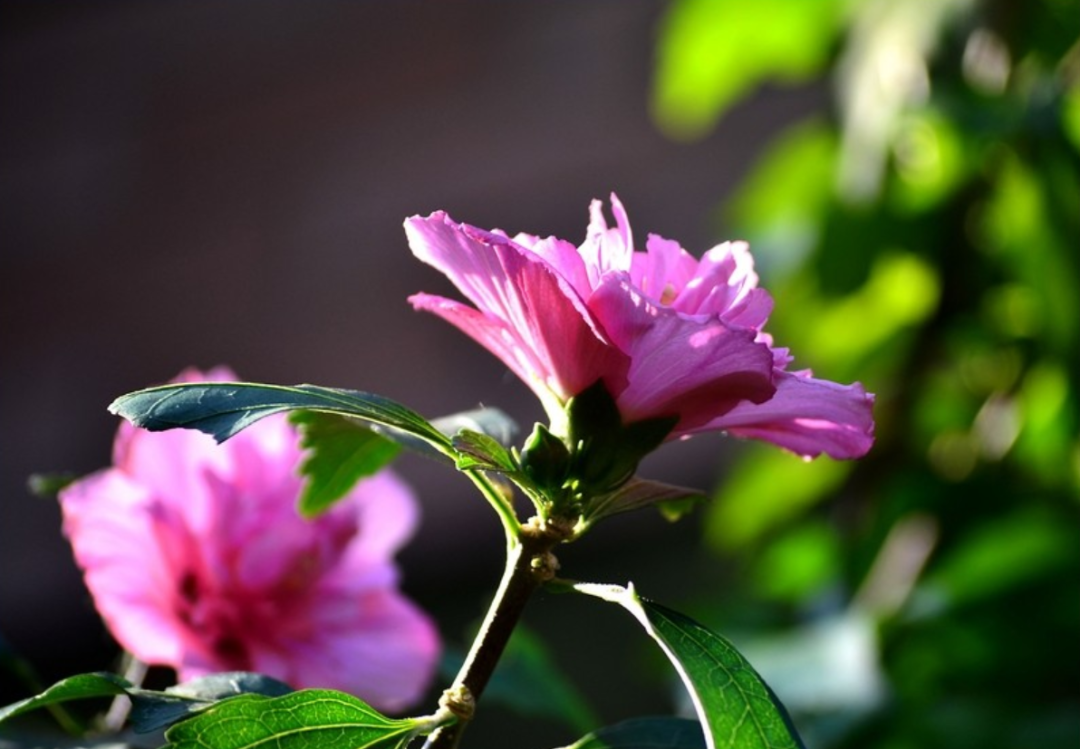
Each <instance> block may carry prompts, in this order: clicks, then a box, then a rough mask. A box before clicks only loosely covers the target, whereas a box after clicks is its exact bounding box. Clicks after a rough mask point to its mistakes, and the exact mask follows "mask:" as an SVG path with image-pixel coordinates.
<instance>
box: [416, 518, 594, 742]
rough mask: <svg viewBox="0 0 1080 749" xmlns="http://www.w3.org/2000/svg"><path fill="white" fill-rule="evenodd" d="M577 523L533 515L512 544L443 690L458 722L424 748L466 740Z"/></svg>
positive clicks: (432, 737)
mask: <svg viewBox="0 0 1080 749" xmlns="http://www.w3.org/2000/svg"><path fill="white" fill-rule="evenodd" d="M573 525H574V524H573V523H572V522H562V521H560V520H559V519H549V520H543V519H541V518H539V517H534V518H532V519H531V520H530V521H529V522H527V523H526V524H525V525H523V526H521V529H520V532H519V533H518V534H517V537H516V539H514V540H513V541H512V542H511V543H510V544H508V547H507V554H506V568H505V570H504V571H503V576H502V580H501V582H500V583H499V588H498V590H497V591H496V592H495V597H494V598H493V599H492V602H491V606H490V607H489V608H488V612H487V615H486V616H485V617H484V621H483V624H481V625H480V631H479V632H478V633H477V635H476V639H475V640H473V644H472V647H471V648H470V650H469V654H468V655H467V656H466V658H465V663H464V664H463V665H462V667H461V669H460V670H459V671H458V674H457V677H456V678H455V679H454V683H453V684H452V685H451V686H450V688H449V689H447V690H446V692H444V695H443V702H444V703H445V706H446V707H448V708H449V709H450V711H451V712H453V713H454V715H455V716H456V717H457V721H456V722H454V723H452V724H449V725H445V726H442V727H440V728H438V729H436V730H435V731H434V732H433V733H432V734H431V735H430V736H429V737H428V740H427V742H426V743H425V744H424V749H453V748H454V747H457V745H458V742H459V741H460V740H461V734H462V733H463V732H464V730H465V728H466V726H467V725H468V723H469V721H470V720H471V719H472V713H473V709H474V707H475V705H476V703H477V701H478V700H479V699H480V695H481V694H483V692H484V688H485V687H486V686H487V684H488V681H490V679H491V676H492V674H494V673H495V667H496V665H497V664H498V662H499V658H500V656H501V655H502V653H503V651H504V650H505V649H506V645H507V643H509V642H510V636H511V635H512V634H513V632H514V627H515V626H516V625H517V623H518V621H519V620H520V619H521V614H522V612H523V611H524V610H525V604H526V603H528V601H529V598H530V597H531V596H532V594H533V593H534V592H535V591H536V589H537V588H539V587H540V586H542V585H543V584H544V583H546V582H548V581H549V580H551V579H552V578H553V577H554V576H555V572H556V570H557V569H558V562H557V560H556V559H555V556H554V554H552V551H551V550H552V549H553V548H554V547H555V546H556V545H558V544H559V543H561V542H563V541H565V540H567V539H568V538H570V537H571V535H572V529H573Z"/></svg>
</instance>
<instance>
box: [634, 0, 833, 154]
mask: <svg viewBox="0 0 1080 749" xmlns="http://www.w3.org/2000/svg"><path fill="white" fill-rule="evenodd" d="M845 5H846V3H845V2H843V0H817V1H816V2H812V3H808V2H803V1H802V0H756V2H753V3H746V2H740V0H681V1H680V2H677V3H673V4H672V5H671V7H670V8H669V9H668V12H667V15H666V16H665V17H664V20H663V25H662V27H661V30H660V40H659V44H658V47H657V66H656V81H655V83H654V90H653V112H654V115H655V118H656V120H657V122H658V124H659V125H660V126H661V127H662V128H663V129H664V130H665V132H667V133H668V134H669V135H671V136H673V137H678V138H696V137H700V136H701V135H703V134H704V133H705V132H706V131H707V130H708V129H709V128H710V127H711V126H712V125H713V124H714V123H715V122H716V120H717V119H718V118H719V117H721V116H722V115H723V113H724V112H725V111H726V110H727V109H728V108H729V107H730V106H731V105H732V104H733V103H735V102H736V101H738V100H739V98H741V97H743V96H745V95H746V94H748V93H750V91H751V90H752V89H753V88H754V87H755V86H757V85H759V84H760V83H762V82H764V81H766V80H770V79H771V80H779V81H783V82H798V81H805V80H808V79H810V78H811V77H812V76H814V75H816V74H818V73H819V72H820V71H821V68H822V66H823V65H824V63H825V61H826V59H827V57H828V54H829V52H830V49H831V47H832V44H833V41H834V39H835V37H836V34H837V33H838V32H839V30H840V21H841V20H842V17H843V9H844V6H845Z"/></svg>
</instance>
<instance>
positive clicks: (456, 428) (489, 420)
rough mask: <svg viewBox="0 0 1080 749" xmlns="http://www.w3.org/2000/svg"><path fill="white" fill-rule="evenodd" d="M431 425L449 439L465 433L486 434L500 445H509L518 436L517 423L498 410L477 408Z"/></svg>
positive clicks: (447, 417) (441, 419)
mask: <svg viewBox="0 0 1080 749" xmlns="http://www.w3.org/2000/svg"><path fill="white" fill-rule="evenodd" d="M431 425H432V426H433V427H435V428H436V429H438V430H439V431H440V432H442V433H443V434H445V435H446V436H448V437H453V436H455V435H457V434H461V433H462V432H464V431H468V432H476V433H477V434H485V435H487V436H488V437H491V438H492V439H493V440H495V441H496V442H497V443H498V444H500V445H509V444H511V443H512V442H513V441H514V437H516V436H517V432H518V426H517V422H515V421H514V420H513V419H511V418H510V417H509V416H507V415H506V413H505V412H503V411H501V410H500V409H498V408H476V409H473V410H471V411H461V412H460V413H456V414H450V415H449V416H440V417H439V418H437V419H434V420H432V422H431Z"/></svg>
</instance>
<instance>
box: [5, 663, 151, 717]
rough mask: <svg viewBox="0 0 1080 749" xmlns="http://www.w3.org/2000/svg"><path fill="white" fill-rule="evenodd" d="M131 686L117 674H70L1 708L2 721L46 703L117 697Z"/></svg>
mask: <svg viewBox="0 0 1080 749" xmlns="http://www.w3.org/2000/svg"><path fill="white" fill-rule="evenodd" d="M130 687H131V684H130V682H128V681H126V680H125V679H122V678H120V677H119V676H117V675H116V674H109V673H105V672H98V673H92V674H79V675H78V676H69V677H68V678H66V679H63V680H62V681H58V682H57V683H55V684H53V685H52V686H51V687H49V688H48V689H46V690H45V691H44V692H42V693H41V694H38V695H35V696H33V697H28V698H27V699H25V700H20V701H19V702H15V703H13V704H11V705H8V706H7V707H4V708H0V722H2V721H5V720H7V719H9V718H14V717H15V716H16V715H22V714H23V713H26V712H29V711H31V710H36V709H37V708H39V707H45V706H46V705H53V704H57V703H60V702H69V701H71V700H85V699H90V698H91V697H115V696H117V695H120V694H127V691H128V689H129V688H130Z"/></svg>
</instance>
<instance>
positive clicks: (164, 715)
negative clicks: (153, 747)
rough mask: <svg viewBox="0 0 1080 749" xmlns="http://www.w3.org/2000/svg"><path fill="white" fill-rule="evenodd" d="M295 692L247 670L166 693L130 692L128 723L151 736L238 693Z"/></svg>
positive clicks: (203, 679) (193, 682) (272, 694)
mask: <svg viewBox="0 0 1080 749" xmlns="http://www.w3.org/2000/svg"><path fill="white" fill-rule="evenodd" d="M292 691H293V688H292V687H290V686H289V685H288V684H286V683H285V682H282V681H278V680H277V679H274V678H271V677H269V676H264V675H263V674H255V673H249V672H246V671H232V672H226V673H219V674H210V675H209V676H201V677H199V678H197V679H192V680H190V681H185V682H184V683H182V684H177V685H176V686H172V687H169V688H168V689H166V690H165V691H164V692H150V691H148V690H144V689H135V688H133V689H131V690H129V691H128V694H129V696H130V697H131V715H130V717H129V720H130V721H131V725H132V728H134V730H135V732H136V733H149V732H150V731H157V730H160V729H162V728H165V727H167V726H171V725H172V724H173V723H176V722H177V721H179V720H183V719H184V718H187V717H189V716H190V715H191V714H192V713H195V712H198V711H200V710H205V709H206V708H208V707H209V706H210V705H212V704H214V703H215V702H218V701H220V700H223V699H226V698H228V697H234V696H236V695H239V694H261V695H264V696H267V697H280V696H281V695H285V694H289V693H291V692H292Z"/></svg>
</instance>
